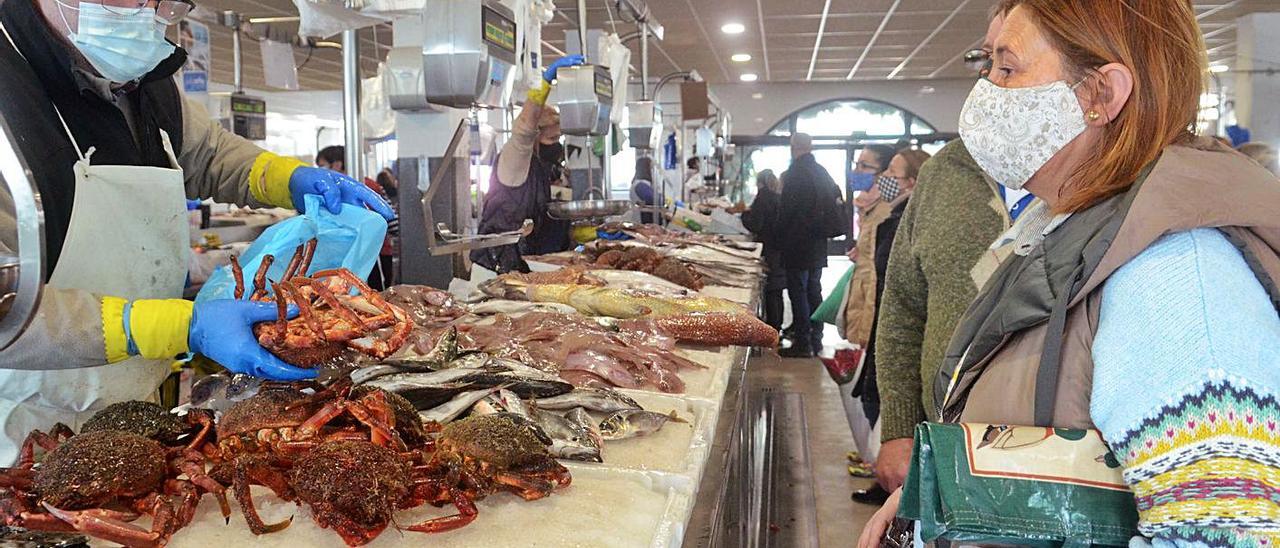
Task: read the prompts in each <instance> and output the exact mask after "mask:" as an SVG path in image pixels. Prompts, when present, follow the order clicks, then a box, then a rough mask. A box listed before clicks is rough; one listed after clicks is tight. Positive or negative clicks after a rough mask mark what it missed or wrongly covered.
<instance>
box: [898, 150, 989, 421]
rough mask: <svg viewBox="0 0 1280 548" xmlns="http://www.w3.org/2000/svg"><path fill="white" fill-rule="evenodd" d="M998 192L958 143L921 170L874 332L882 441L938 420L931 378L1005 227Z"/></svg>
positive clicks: (975, 292) (903, 221)
mask: <svg viewBox="0 0 1280 548" xmlns="http://www.w3.org/2000/svg"><path fill="white" fill-rule="evenodd" d="M1009 224H1010V223H1009V214H1008V210H1006V209H1005V205H1004V200H1003V199H1002V198H1001V197H1000V194H999V191H998V190H997V189H996V187H995V183H992V182H990V181H988V180H987V179H986V177H985V176H984V175H983V172H982V169H981V168H979V167H978V164H977V162H974V160H973V157H972V156H970V155H969V151H968V149H966V148H965V147H964V143H962V142H961V141H960V140H959V139H957V140H955V141H952V142H951V143H949V144H948V145H947V146H946V147H944V148H943V149H942V150H940V151H938V154H937V155H936V156H934V157H933V158H931V159H930V160H929V161H927V162H925V163H924V166H923V167H921V168H920V176H919V182H918V183H917V184H916V189H915V194H914V195H913V196H912V197H911V202H910V203H908V205H907V210H906V212H905V213H904V214H903V217H902V221H901V223H900V224H899V226H898V234H897V237H896V239H895V240H894V245H893V251H892V252H891V253H890V255H889V268H888V270H887V272H886V273H885V285H884V287H885V288H884V295H883V296H882V297H881V300H880V310H879V320H878V324H877V327H876V330H877V336H876V375H877V382H878V383H879V385H880V417H881V419H880V421H881V436H880V437H881V439H883V440H885V441H888V440H893V439H899V438H908V439H910V438H911V437H912V435H913V433H914V431H915V425H916V423H919V422H923V421H925V420H926V419H928V420H937V418H938V417H936V416H935V415H934V410H933V409H932V407H933V406H932V404H931V403H926V402H932V401H933V379H934V376H936V375H937V373H938V368H939V367H941V366H942V359H943V355H944V354H945V353H946V350H947V344H948V343H949V342H951V334H952V332H953V331H955V328H956V324H957V323H959V321H960V317H961V316H962V315H963V314H964V311H965V309H967V308H968V307H969V303H970V302H972V301H973V299H974V297H976V296H977V294H978V287H977V285H976V284H975V283H974V282H973V279H972V278H971V277H970V270H972V269H973V267H974V265H975V264H976V263H977V261H978V259H979V258H980V257H981V256H982V255H983V253H984V252H986V250H987V246H989V245H990V244H991V242H992V241H994V240H995V239H996V237H997V236H999V235H1000V233H1001V232H1003V231H1005V230H1006V229H1008V228H1009Z"/></svg>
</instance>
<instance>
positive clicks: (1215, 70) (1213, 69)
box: [1209, 65, 1231, 74]
mask: <svg viewBox="0 0 1280 548" xmlns="http://www.w3.org/2000/svg"><path fill="white" fill-rule="evenodd" d="M1229 70H1231V67H1228V66H1226V65H1209V72H1212V73H1215V74H1216V73H1220V72H1227V71H1229Z"/></svg>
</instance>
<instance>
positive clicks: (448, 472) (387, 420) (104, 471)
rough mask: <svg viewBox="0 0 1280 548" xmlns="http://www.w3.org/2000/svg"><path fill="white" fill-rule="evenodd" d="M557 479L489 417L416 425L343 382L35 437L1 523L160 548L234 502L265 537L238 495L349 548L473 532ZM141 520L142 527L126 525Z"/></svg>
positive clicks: (552, 468)
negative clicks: (428, 514) (403, 513)
mask: <svg viewBox="0 0 1280 548" xmlns="http://www.w3.org/2000/svg"><path fill="white" fill-rule="evenodd" d="M570 481H571V477H570V474H569V471H568V470H567V469H565V468H564V467H563V466H561V465H560V464H559V463H558V462H557V461H556V460H555V459H554V458H552V456H551V455H550V454H549V453H548V450H547V446H546V445H545V442H544V440H542V439H540V438H539V437H538V436H537V435H536V434H535V433H534V431H533V430H531V429H530V428H529V427H528V425H526V424H525V423H524V422H523V421H522V420H521V418H520V417H513V416H508V415H504V414H492V415H483V416H475V417H470V418H467V419H464V420H459V421H456V422H452V423H450V424H448V425H447V426H441V425H439V424H438V423H424V421H423V420H422V419H421V418H419V416H418V413H417V412H416V411H415V410H414V409H413V407H412V405H410V404H409V402H407V401H405V400H404V398H402V397H400V396H397V395H395V394H392V393H389V392H385V391H382V390H380V389H378V388H374V387H355V388H353V387H352V385H351V383H349V382H338V383H334V384H332V385H330V386H321V385H319V384H316V383H264V385H263V386H262V387H261V388H260V389H259V390H258V392H257V393H256V394H255V395H253V396H252V397H249V398H247V399H244V400H241V401H239V402H237V403H236V404H235V405H234V406H232V407H231V408H229V409H227V410H226V411H225V412H224V413H223V414H222V415H221V417H220V418H219V419H218V420H216V421H215V420H214V415H213V413H212V412H209V411H207V410H202V409H191V410H189V411H188V412H187V413H186V415H182V416H179V415H175V414H172V413H170V412H168V411H167V410H165V409H163V408H162V407H160V406H159V405H155V404H152V403H147V402H138V401H131V402H124V403H118V404H114V405H111V406H109V407H107V408H105V409H103V410H102V411H100V412H98V413H97V414H96V415H94V416H93V417H92V418H91V419H90V420H89V421H87V422H86V423H85V424H84V426H83V428H82V429H81V431H80V433H78V434H77V433H75V432H73V431H72V430H71V429H70V428H69V427H67V426H66V425H63V424H58V425H55V426H54V427H53V428H52V429H51V430H50V431H49V432H47V433H46V432H42V431H34V432H31V433H30V435H29V436H27V438H26V440H25V441H24V443H23V444H22V447H21V451H20V454H19V459H18V462H17V464H16V465H15V466H14V467H12V468H7V469H0V488H2V490H0V520H3V523H4V524H5V525H8V526H10V527H20V528H25V529H28V530H33V531H63V532H75V531H79V532H81V533H83V534H87V535H91V536H94V537H97V538H100V539H103V540H107V541H111V542H116V543H120V544H123V545H125V546H163V545H165V544H166V543H167V542H168V540H169V539H170V538H171V537H172V536H173V535H174V533H176V532H177V531H178V530H180V529H181V528H183V527H184V526H186V525H188V524H189V523H191V521H192V519H193V518H194V517H195V513H196V507H197V505H198V504H199V502H200V500H201V499H202V498H203V497H205V496H206V495H210V496H212V497H213V498H214V499H216V501H217V503H218V505H219V507H220V510H221V512H222V515H223V517H224V518H226V519H227V520H228V523H230V519H231V505H230V503H229V502H228V496H233V497H234V498H235V499H236V501H237V503H238V504H239V506H240V510H241V512H242V513H243V515H244V519H245V521H246V522H247V524H248V527H249V529H250V530H251V531H252V532H253V533H254V534H258V535H261V534H267V533H274V532H277V531H280V530H282V529H284V528H286V527H288V526H289V524H290V522H291V521H292V518H290V519H289V520H286V521H283V522H281V523H264V522H263V520H262V518H261V517H259V515H258V513H257V511H256V510H255V508H254V503H253V499H252V497H251V493H250V487H251V486H254V485H257V486H265V487H266V488H268V489H269V490H270V491H271V492H273V493H274V496H276V497H279V498H280V499H282V500H284V501H291V502H296V503H297V504H299V505H306V506H308V507H309V508H310V513H311V516H312V518H313V519H314V520H315V522H316V524H318V525H319V526H320V527H323V528H332V529H333V530H334V531H335V532H336V533H337V534H338V535H339V536H341V537H342V539H343V540H344V541H345V542H346V543H347V544H348V545H350V546H359V545H363V544H366V543H368V542H370V541H372V540H373V539H374V538H376V537H377V536H378V535H379V534H380V533H381V532H382V531H383V530H384V529H385V528H386V527H387V525H389V524H391V523H392V522H393V520H392V516H393V514H394V513H395V512H397V511H399V510H406V509H410V508H416V507H419V506H422V505H425V504H431V505H434V506H436V507H444V506H448V505H452V506H453V507H454V508H456V510H457V512H456V513H455V514H453V515H447V516H442V517H437V518H433V519H429V520H427V521H424V522H422V523H417V524H414V525H409V526H407V527H403V529H407V530H410V531H417V532H423V533H433V532H442V531H448V530H451V529H456V528H459V527H462V526H465V525H467V524H468V523H470V522H471V521H473V520H475V519H476V515H477V509H476V505H475V501H477V500H480V499H483V498H485V497H487V496H489V495H492V494H495V493H499V492H509V493H513V494H515V495H517V496H519V497H521V498H523V499H525V500H536V499H539V498H542V497H545V496H547V495H549V494H551V493H552V492H553V491H555V490H556V489H559V488H562V487H566V486H568V485H569V483H570ZM144 515H145V516H149V517H150V519H151V524H150V527H142V526H139V525H138V524H135V523H133V522H135V521H136V520H138V519H140V518H141V517H142V516H144Z"/></svg>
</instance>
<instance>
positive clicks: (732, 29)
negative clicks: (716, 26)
mask: <svg viewBox="0 0 1280 548" xmlns="http://www.w3.org/2000/svg"><path fill="white" fill-rule="evenodd" d="M746 31H747V27H744V26H742V23H725V24H724V25H723V26H721V27H720V32H723V33H725V34H742V33H744V32H746Z"/></svg>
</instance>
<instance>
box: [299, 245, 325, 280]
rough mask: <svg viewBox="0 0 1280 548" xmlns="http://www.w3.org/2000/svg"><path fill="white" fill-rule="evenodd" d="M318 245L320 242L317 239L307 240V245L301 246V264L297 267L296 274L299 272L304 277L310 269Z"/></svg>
mask: <svg viewBox="0 0 1280 548" xmlns="http://www.w3.org/2000/svg"><path fill="white" fill-rule="evenodd" d="M319 243H320V240H319V239H318V238H312V239H310V240H307V243H305V244H303V247H302V264H301V265H299V267H298V272H300V273H301V274H302V275H303V276H306V275H307V269H308V268H311V258H312V257H315V255H316V246H317V245H319Z"/></svg>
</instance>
